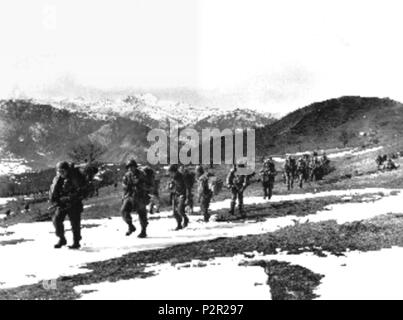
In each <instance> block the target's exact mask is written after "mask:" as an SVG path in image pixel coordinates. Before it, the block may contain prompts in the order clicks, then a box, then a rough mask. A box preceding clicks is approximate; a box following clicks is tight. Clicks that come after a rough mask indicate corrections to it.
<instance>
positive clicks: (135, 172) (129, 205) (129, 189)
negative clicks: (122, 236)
mask: <svg viewBox="0 0 403 320" xmlns="http://www.w3.org/2000/svg"><path fill="white" fill-rule="evenodd" d="M126 169H127V170H128V171H127V172H126V174H125V175H124V177H123V192H124V195H123V204H122V207H121V209H120V212H121V215H122V218H123V220H124V221H125V222H126V223H127V225H128V227H129V229H128V231H127V232H126V235H127V236H130V235H131V234H132V233H133V232H135V231H136V227H135V226H134V225H133V222H132V216H131V212H132V211H136V212H137V214H138V215H139V220H140V226H141V232H140V234H139V235H138V237H139V238H146V237H147V232H146V229H147V225H148V221H147V209H146V206H147V202H148V200H149V195H148V192H147V187H146V181H145V179H146V178H145V176H144V174H143V172H142V171H140V170H139V169H138V166H137V162H136V161H135V160H130V161H129V162H128V163H127V165H126Z"/></svg>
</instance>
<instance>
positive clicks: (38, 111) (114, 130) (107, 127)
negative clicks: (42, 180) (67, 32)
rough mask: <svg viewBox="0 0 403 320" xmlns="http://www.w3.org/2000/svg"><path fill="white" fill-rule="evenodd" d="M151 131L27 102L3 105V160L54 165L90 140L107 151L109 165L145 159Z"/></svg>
mask: <svg viewBox="0 0 403 320" xmlns="http://www.w3.org/2000/svg"><path fill="white" fill-rule="evenodd" d="M148 130H149V129H148V127H146V126H145V125H143V124H142V123H140V122H138V121H135V120H130V119H124V118H120V117H115V118H110V119H99V118H93V117H90V116H89V115H88V114H85V113H80V112H69V111H68V110H65V109H57V108H54V107H52V106H51V105H46V104H36V103H33V102H31V101H27V100H3V101H0V158H19V159H25V160H27V161H28V162H29V164H30V166H31V167H33V168H41V167H46V166H49V165H54V163H55V161H58V160H60V159H64V158H66V154H67V153H68V152H69V151H70V149H71V148H72V147H73V146H75V145H77V144H78V143H82V142H85V141H89V140H91V141H96V142H98V143H100V144H101V145H103V146H104V147H105V148H106V149H107V152H106V154H105V155H104V158H105V159H106V160H108V161H113V162H120V161H122V160H125V159H127V158H128V157H131V156H134V155H135V156H136V157H137V158H144V157H145V147H146V146H147V140H146V135H147V132H148Z"/></svg>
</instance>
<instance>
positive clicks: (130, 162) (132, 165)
mask: <svg viewBox="0 0 403 320" xmlns="http://www.w3.org/2000/svg"><path fill="white" fill-rule="evenodd" d="M130 167H134V168H137V162H136V160H134V159H131V160H129V161H127V163H126V168H130Z"/></svg>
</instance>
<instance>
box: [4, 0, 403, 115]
mask: <svg viewBox="0 0 403 320" xmlns="http://www.w3.org/2000/svg"><path fill="white" fill-rule="evenodd" d="M400 3H401V1H399V0H396V1H391V0H389V1H388V0H382V1H381V0H379V1H378V0H377V1H371V0H365V1H364V0H362V1H361V0H338V1H326V0H304V1H301V0H295V1H294V0H293V1H291V0H288V1H287V0H281V1H280V0H277V1H271V0H200V1H197V0H127V1H126V0H113V1H112V0H97V1H95V0H86V1H82V0H81V1H78V0H57V1H51V0H36V1H32V0H31V1H30V0H2V1H1V2H0V41H1V45H0V96H2V97H9V96H10V95H20V94H21V93H23V94H25V95H28V96H35V95H38V94H39V93H41V94H44V92H45V93H48V94H49V92H53V93H54V94H56V93H57V94H61V93H60V92H58V91H57V90H56V91H51V90H48V89H49V88H55V87H56V88H59V89H60V88H62V89H63V88H65V87H63V84H65V85H66V82H67V86H71V87H74V85H77V86H79V87H80V86H81V87H83V86H84V87H91V88H96V89H101V90H103V91H106V92H113V91H116V90H119V89H127V90H128V91H131V92H132V93H135V92H136V91H137V90H138V91H139V92H140V91H149V92H152V93H154V94H158V95H160V96H162V98H166V97H165V96H169V97H170V98H173V99H177V100H185V101H188V102H192V103H202V104H203V103H205V104H210V105H214V106H220V105H221V106H223V107H226V108H232V107H234V108H235V107H249V108H256V109H259V110H265V111H269V112H275V113H286V112H289V111H291V110H293V109H295V108H297V107H302V106H304V105H306V104H309V103H312V102H315V101H319V100H323V99H327V98H332V97H338V96H342V95H363V96H379V97H386V96H388V97H391V98H394V99H397V100H401V101H403V90H402V89H401V86H402V83H403V81H402V77H403V37H402V33H403V19H402V18H401V15H402V12H403V11H402V9H403V4H400ZM66 79H67V80H68V81H67V80H66ZM61 84H62V85H61ZM44 89H46V90H44ZM129 89H130V90H129ZM59 91H60V90H59ZM55 92H56V93H55ZM62 92H63V90H62ZM71 92H73V93H74V88H73V89H72V91H69V94H71ZM66 94H67V93H66Z"/></svg>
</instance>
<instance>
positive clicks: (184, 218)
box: [183, 214, 189, 228]
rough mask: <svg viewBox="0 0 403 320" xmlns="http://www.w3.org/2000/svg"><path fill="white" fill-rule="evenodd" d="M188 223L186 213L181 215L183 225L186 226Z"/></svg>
mask: <svg viewBox="0 0 403 320" xmlns="http://www.w3.org/2000/svg"><path fill="white" fill-rule="evenodd" d="M188 225H189V218H188V216H187V215H186V214H184V215H183V227H184V228H186V227H187V226H188Z"/></svg>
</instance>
